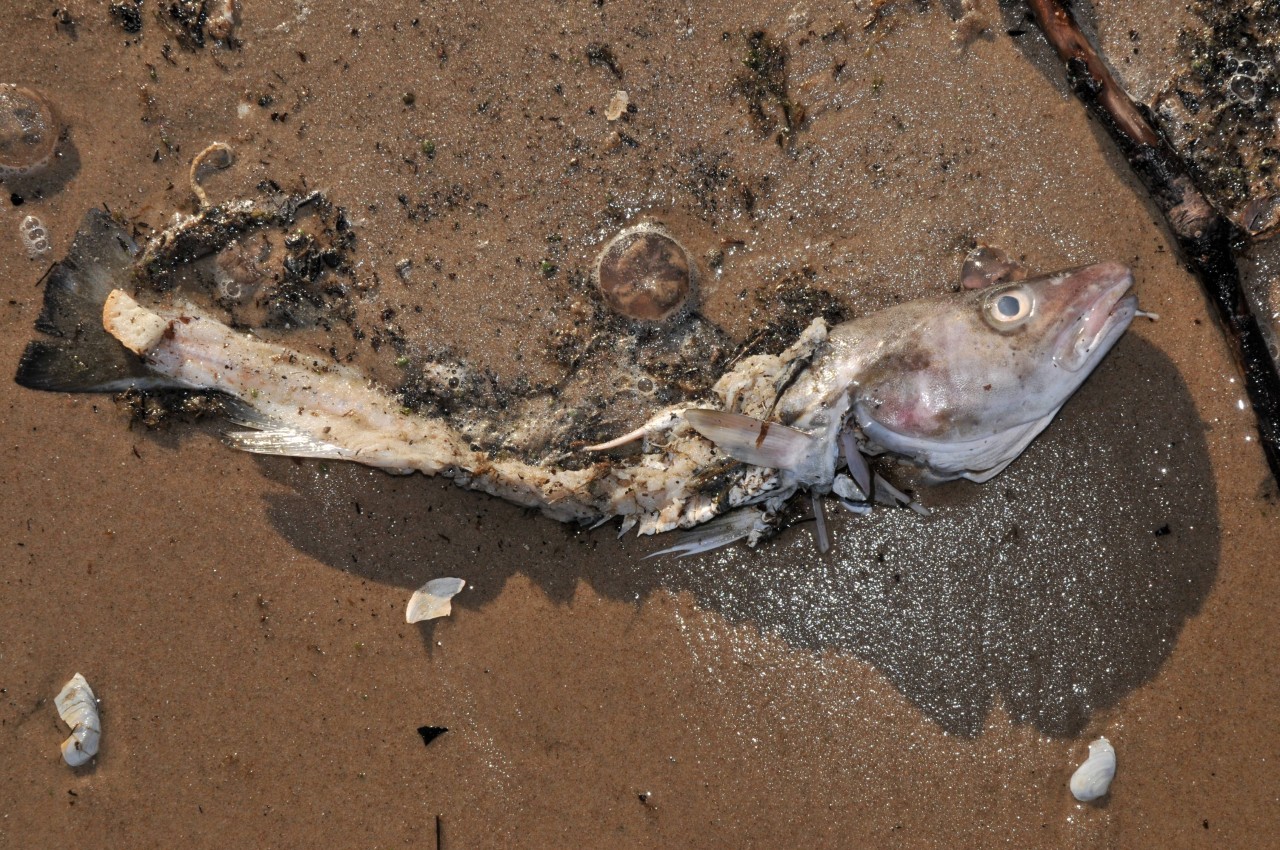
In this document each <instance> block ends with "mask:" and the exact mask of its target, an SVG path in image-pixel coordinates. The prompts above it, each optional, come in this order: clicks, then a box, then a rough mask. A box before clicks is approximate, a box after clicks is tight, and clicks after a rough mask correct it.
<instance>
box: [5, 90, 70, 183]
mask: <svg viewBox="0 0 1280 850" xmlns="http://www.w3.org/2000/svg"><path fill="white" fill-rule="evenodd" d="M58 133H59V127H58V119H57V116H56V115H55V114H54V111H53V107H52V106H50V105H49V101H48V100H46V99H45V98H44V96H43V95H41V94H40V93H39V92H36V91H34V90H32V89H29V88H25V87H23V86H16V85H13V84H12V83H0V180H2V179H4V178H6V177H18V176H22V175H25V174H31V173H33V172H36V171H39V170H40V169H42V168H44V167H46V166H47V165H48V164H49V161H50V160H51V159H52V158H53V152H54V149H55V148H56V147H57V146H58Z"/></svg>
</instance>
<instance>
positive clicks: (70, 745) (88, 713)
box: [53, 673, 102, 767]
mask: <svg viewBox="0 0 1280 850" xmlns="http://www.w3.org/2000/svg"><path fill="white" fill-rule="evenodd" d="M53 704H54V705H55V706H56V707H57V709H58V716H59V717H61V718H62V722H63V723H65V724H67V725H68V726H70V727H71V735H70V736H68V738H67V739H66V740H65V741H63V742H62V758H63V759H64V760H65V761H66V763H67V764H69V765H71V766H72V767H79V766H80V765H82V764H84V763H85V762H87V761H89V759H91V758H93V757H94V756H95V755H97V754H98V738H99V737H101V735H102V722H101V721H100V720H99V718H98V700H97V698H96V697H95V696H94V695H93V688H91V687H89V683H88V682H87V681H85V678H84V676H81V675H80V674H79V673H77V674H75V675H74V676H72V677H71V679H70V680H69V681H68V682H67V683H66V684H65V685H63V686H62V690H61V691H59V692H58V695H57V696H56V697H54V698H53Z"/></svg>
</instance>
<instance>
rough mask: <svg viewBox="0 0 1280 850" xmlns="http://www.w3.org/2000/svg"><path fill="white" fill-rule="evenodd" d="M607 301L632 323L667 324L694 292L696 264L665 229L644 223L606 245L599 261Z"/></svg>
mask: <svg viewBox="0 0 1280 850" xmlns="http://www.w3.org/2000/svg"><path fill="white" fill-rule="evenodd" d="M595 281H596V286H597V287H599V289H600V295H601V296H602V297H603V298H604V303H605V304H606V305H608V306H609V308H610V309H612V310H613V311H614V312H616V313H620V314H622V315H623V316H627V317H628V318H632V319H640V320H643V321H649V322H663V321H666V320H667V319H670V318H671V317H673V316H675V315H676V314H677V313H679V312H680V310H681V308H683V307H684V305H685V304H686V303H687V302H688V300H689V295H690V293H691V292H692V291H693V284H694V265H693V264H692V263H690V262H689V255H688V254H687V253H686V252H685V250H684V246H682V245H681V244H680V243H679V242H677V241H676V240H675V238H674V237H673V236H671V234H669V233H668V232H667V231H666V230H665V229H664V228H663V227H661V226H659V225H657V224H652V223H649V222H643V223H641V224H637V225H633V226H632V227H628V228H626V229H625V230H623V231H622V232H620V233H619V234H618V235H617V236H615V237H613V239H611V240H609V242H608V243H607V244H606V245H605V246H604V250H603V251H601V252H600V256H599V258H598V259H597V260H596V267H595Z"/></svg>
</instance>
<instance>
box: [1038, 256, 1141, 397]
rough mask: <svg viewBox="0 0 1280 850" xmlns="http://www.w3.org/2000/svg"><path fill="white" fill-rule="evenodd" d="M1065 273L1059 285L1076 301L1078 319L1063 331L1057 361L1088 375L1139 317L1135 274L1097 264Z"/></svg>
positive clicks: (1116, 265)
mask: <svg viewBox="0 0 1280 850" xmlns="http://www.w3.org/2000/svg"><path fill="white" fill-rule="evenodd" d="M1066 274H1067V276H1066V277H1065V278H1064V279H1063V281H1062V283H1061V284H1059V285H1060V286H1062V287H1064V288H1065V289H1066V291H1067V294H1068V296H1069V297H1070V299H1071V300H1072V301H1073V302H1074V305H1075V311H1076V312H1078V313H1079V318H1078V319H1077V320H1076V321H1075V322H1073V323H1071V324H1069V325H1068V326H1067V327H1065V328H1063V330H1062V332H1061V334H1060V336H1059V339H1058V351H1057V353H1056V354H1055V355H1054V361H1055V362H1056V363H1057V364H1058V365H1059V366H1061V367H1062V368H1064V369H1067V370H1069V371H1072V372H1078V371H1080V370H1082V369H1085V374H1088V372H1090V371H1092V370H1093V368H1094V367H1095V366H1097V364H1098V361H1100V360H1101V359H1102V357H1103V356H1105V355H1106V353H1107V352H1108V351H1110V350H1111V347H1112V346H1113V345H1115V343H1116V341H1117V340H1118V339H1120V337H1121V335H1123V334H1124V332H1125V331H1126V330H1128V328H1129V325H1130V324H1131V323H1132V322H1133V317H1134V316H1135V315H1136V314H1137V310H1138V298H1137V296H1135V295H1133V294H1132V289H1133V271H1132V270H1130V269H1129V267H1128V266H1124V265H1121V264H1120V263H1114V262H1111V263H1095V264H1094V265H1091V266H1085V267H1083V268H1080V269H1075V270H1073V271H1071V272H1068V273H1066ZM1067 309H1071V308H1070V307H1068V308H1067ZM1086 367H1087V369H1086Z"/></svg>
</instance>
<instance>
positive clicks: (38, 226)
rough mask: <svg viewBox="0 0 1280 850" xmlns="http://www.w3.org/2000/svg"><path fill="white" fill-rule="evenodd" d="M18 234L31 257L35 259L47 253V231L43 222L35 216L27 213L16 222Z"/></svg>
mask: <svg viewBox="0 0 1280 850" xmlns="http://www.w3.org/2000/svg"><path fill="white" fill-rule="evenodd" d="M18 235H19V236H20V237H22V245H23V247H24V248H26V249H27V256H28V257H30V258H31V259H33V260H35V259H38V258H39V257H41V256H43V255H45V254H47V253H49V231H48V230H47V229H46V228H45V226H44V222H43V221H41V220H40V219H38V218H36V217H35V216H33V215H29V216H27V217H26V218H24V219H23V220H22V221H21V223H19V224H18Z"/></svg>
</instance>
